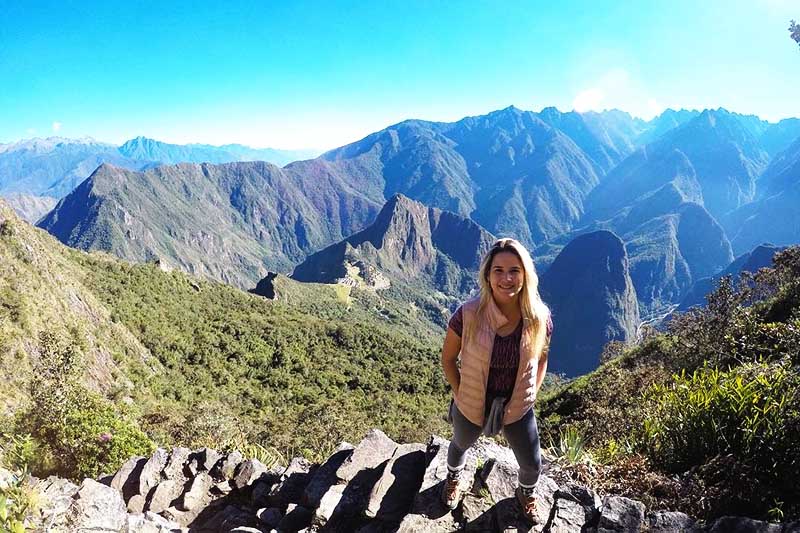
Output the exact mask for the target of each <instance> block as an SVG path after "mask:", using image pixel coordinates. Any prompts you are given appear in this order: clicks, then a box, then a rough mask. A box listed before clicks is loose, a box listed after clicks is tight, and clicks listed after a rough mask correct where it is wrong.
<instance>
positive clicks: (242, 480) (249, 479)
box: [232, 459, 269, 489]
mask: <svg viewBox="0 0 800 533" xmlns="http://www.w3.org/2000/svg"><path fill="white" fill-rule="evenodd" d="M268 473H269V469H268V468H267V467H266V466H264V464H263V463H262V462H261V461H259V460H258V459H248V460H247V461H244V462H243V463H241V464H240V465H239V467H238V468H237V469H236V475H235V476H234V477H233V482H232V484H233V486H234V487H235V488H237V489H243V488H244V487H248V486H250V485H252V484H253V483H254V482H255V481H257V480H259V479H261V477H262V476H265V475H266V474H268Z"/></svg>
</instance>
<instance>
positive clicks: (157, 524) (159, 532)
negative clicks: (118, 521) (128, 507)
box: [123, 512, 181, 533]
mask: <svg viewBox="0 0 800 533" xmlns="http://www.w3.org/2000/svg"><path fill="white" fill-rule="evenodd" d="M180 528H181V526H180V525H179V524H177V523H175V522H172V521H170V520H167V519H166V518H164V517H163V516H160V515H157V514H156V513H153V512H147V513H144V514H141V513H137V514H131V515H128V522H127V523H126V524H125V529H123V532H124V533H172V532H173V531H176V530H180Z"/></svg>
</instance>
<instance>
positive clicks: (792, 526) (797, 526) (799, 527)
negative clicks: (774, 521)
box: [782, 520, 800, 533]
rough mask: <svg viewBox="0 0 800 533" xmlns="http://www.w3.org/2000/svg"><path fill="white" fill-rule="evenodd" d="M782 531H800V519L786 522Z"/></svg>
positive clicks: (784, 532) (799, 532)
mask: <svg viewBox="0 0 800 533" xmlns="http://www.w3.org/2000/svg"><path fill="white" fill-rule="evenodd" d="M782 533H800V520H798V521H796V522H791V523H789V524H786V525H785V526H784V527H783V532H782Z"/></svg>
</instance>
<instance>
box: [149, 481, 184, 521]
mask: <svg viewBox="0 0 800 533" xmlns="http://www.w3.org/2000/svg"><path fill="white" fill-rule="evenodd" d="M182 493H183V483H179V482H178V481H176V480H174V479H165V480H164V481H162V482H161V483H159V484H158V485H157V486H156V488H155V489H153V490H152V491H151V492H150V494H148V496H147V498H148V501H147V504H146V505H145V509H146V510H148V511H152V512H153V513H160V512H163V511H164V510H165V509H167V508H168V507H169V506H171V505H172V502H174V501H175V500H177V499H178V498H179V497H180V495H181V494H182Z"/></svg>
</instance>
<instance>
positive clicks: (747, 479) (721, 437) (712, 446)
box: [638, 358, 800, 514]
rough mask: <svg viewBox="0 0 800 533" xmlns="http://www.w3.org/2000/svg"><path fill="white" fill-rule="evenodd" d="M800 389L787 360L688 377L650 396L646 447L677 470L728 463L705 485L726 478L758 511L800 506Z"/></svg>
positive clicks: (658, 462) (653, 458)
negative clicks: (780, 503) (778, 503)
mask: <svg viewBox="0 0 800 533" xmlns="http://www.w3.org/2000/svg"><path fill="white" fill-rule="evenodd" d="M798 385H800V378H799V377H798V374H797V371H796V370H795V369H794V368H793V367H792V364H791V361H790V360H789V359H788V358H784V359H782V360H780V361H777V362H757V363H746V364H742V365H740V366H737V367H735V368H733V369H731V370H720V369H718V368H712V367H709V366H704V367H702V368H700V369H698V370H696V371H695V372H693V373H691V374H688V373H686V372H681V373H680V374H677V375H675V376H673V380H672V382H671V383H668V384H665V385H662V384H654V385H652V386H651V387H650V388H649V389H648V390H647V392H646V393H645V405H646V407H645V411H646V412H647V417H646V419H645V421H644V425H643V428H642V430H641V434H640V435H639V438H638V444H639V447H640V449H641V450H642V451H643V452H644V453H645V454H646V455H647V456H648V457H649V458H650V460H651V461H652V462H653V463H654V464H656V465H658V466H661V467H662V468H665V469H666V470H668V471H672V472H683V471H684V470H686V469H688V468H690V467H694V466H696V465H704V464H714V463H720V458H725V457H729V458H730V459H731V460H730V461H729V462H725V461H723V463H724V464H726V465H727V466H725V467H723V468H718V469H707V471H708V473H709V475H708V476H706V477H707V479H706V481H707V482H708V483H709V484H714V483H717V482H718V481H719V478H720V476H723V477H725V478H726V479H725V483H726V484H727V486H728V489H729V490H730V491H731V492H732V493H733V494H740V495H744V497H743V498H744V499H745V500H747V501H746V504H747V505H749V506H750V509H751V510H752V512H754V513H760V514H763V513H765V512H766V511H767V510H768V509H769V507H772V505H773V503H774V501H775V499H776V498H778V497H780V498H781V499H785V500H786V502H787V503H789V504H790V505H797V504H800V490H799V489H798V485H797V479H798V478H800V449H798V448H797V446H796V438H797V434H798V433H797V432H798V430H799V429H800V400H799V399H798V392H797V387H798ZM712 470H713V472H712ZM701 475H702V473H701ZM748 495H749V496H748Z"/></svg>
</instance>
